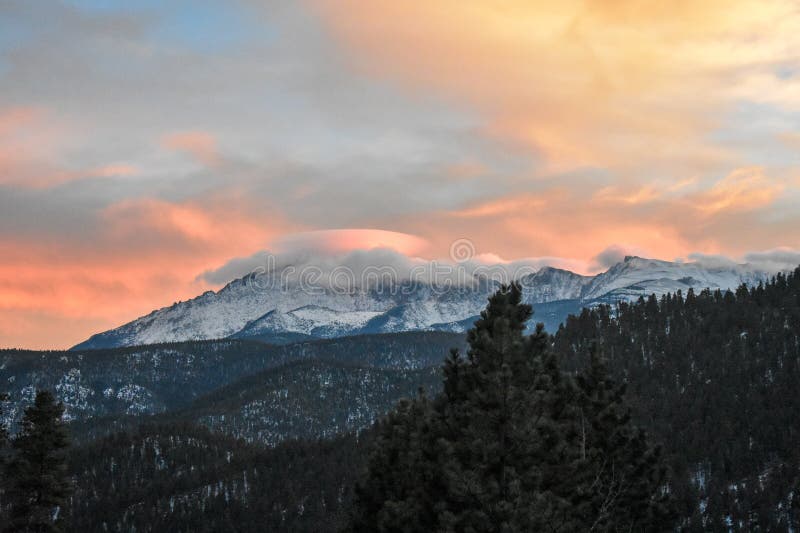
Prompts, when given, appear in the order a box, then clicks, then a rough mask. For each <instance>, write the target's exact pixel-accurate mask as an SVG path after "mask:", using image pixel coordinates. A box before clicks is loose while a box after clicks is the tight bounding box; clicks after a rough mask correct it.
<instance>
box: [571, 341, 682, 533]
mask: <svg viewBox="0 0 800 533" xmlns="http://www.w3.org/2000/svg"><path fill="white" fill-rule="evenodd" d="M577 382H578V386H579V389H580V392H581V402H580V457H581V460H580V470H579V473H580V476H579V478H578V479H576V481H577V483H576V488H577V489H578V491H580V495H581V505H580V506H579V512H580V514H581V515H582V520H583V523H584V524H585V526H586V530H587V531H604V532H605V531H608V532H611V531H661V530H669V527H670V525H671V523H673V522H674V520H673V519H674V517H673V515H672V510H673V506H672V502H671V499H670V495H669V493H668V492H666V490H665V486H666V479H667V471H666V468H665V467H664V465H663V462H662V459H661V449H660V447H652V446H650V445H649V444H648V443H647V439H646V436H645V434H644V432H643V431H642V430H641V429H638V428H636V427H634V426H633V424H632V423H631V416H630V409H629V408H628V407H627V406H626V405H625V404H624V394H625V386H624V385H617V384H616V383H615V382H614V381H613V380H612V379H611V378H610V376H609V374H608V369H607V366H606V361H605V359H604V358H603V356H602V354H601V353H600V350H599V348H598V345H597V344H595V345H593V347H592V350H591V354H590V361H589V365H588V368H587V369H586V370H585V371H584V372H583V373H582V374H579V375H578V376H577Z"/></svg>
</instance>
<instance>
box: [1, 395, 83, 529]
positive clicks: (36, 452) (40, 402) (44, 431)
mask: <svg viewBox="0 0 800 533" xmlns="http://www.w3.org/2000/svg"><path fill="white" fill-rule="evenodd" d="M63 413H64V406H63V405H62V404H61V403H56V401H55V398H54V397H53V395H52V394H51V393H49V392H47V391H39V392H37V393H36V399H35V401H34V403H33V405H32V406H30V407H28V409H26V410H25V414H24V416H23V418H22V421H21V424H20V431H19V433H18V434H17V435H16V436H15V437H14V439H13V449H14V452H15V453H14V456H13V458H12V459H11V462H10V464H9V466H8V485H9V486H8V499H9V504H10V507H11V510H10V513H9V525H8V526H7V528H6V531H26V532H27V531H35V532H45V531H58V530H59V526H60V523H61V521H62V520H61V519H62V518H63V516H62V514H63V513H62V512H61V510H62V507H63V505H64V500H65V498H66V496H67V494H68V492H69V488H70V483H69V480H68V478H67V474H66V459H65V450H66V448H67V447H68V446H69V440H68V437H67V433H66V429H65V428H64V426H63V424H62V422H61V416H62V414H63Z"/></svg>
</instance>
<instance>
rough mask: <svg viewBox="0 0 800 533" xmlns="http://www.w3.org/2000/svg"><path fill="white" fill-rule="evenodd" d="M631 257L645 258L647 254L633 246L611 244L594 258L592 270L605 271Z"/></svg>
mask: <svg viewBox="0 0 800 533" xmlns="http://www.w3.org/2000/svg"><path fill="white" fill-rule="evenodd" d="M631 255H635V256H640V257H647V252H645V251H644V250H642V249H641V248H638V247H635V246H624V245H621V244H612V245H611V246H609V247H607V248H605V249H604V250H603V251H602V252H600V253H599V254H597V255H596V256H595V257H594V259H593V262H592V270H597V271H601V270H607V269H609V268H611V267H612V266H614V265H616V264H617V263H620V262H622V261H624V260H625V257H627V256H631Z"/></svg>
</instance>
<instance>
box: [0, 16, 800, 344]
mask: <svg viewBox="0 0 800 533" xmlns="http://www.w3.org/2000/svg"><path fill="white" fill-rule="evenodd" d="M12 29H13V30H14V31H11V30H12ZM0 34H2V38H0V83H1V84H2V85H0V86H2V90H0V347H10V346H20V347H26V348H64V347H68V346H71V345H72V344H74V343H76V342H78V341H81V340H83V339H85V338H87V337H88V336H89V335H91V334H92V333H95V332H98V331H102V330H105V329H108V328H111V327H114V326H117V325H119V324H121V323H123V322H126V321H128V320H132V319H134V318H136V317H138V316H140V315H143V314H146V313H148V312H149V311H151V310H153V309H156V308H159V307H163V306H166V305H170V304H172V303H173V302H174V301H176V300H184V299H187V298H191V297H193V296H196V295H197V294H200V293H202V292H203V291H205V290H209V289H212V290H213V289H219V288H220V286H221V285H222V284H221V283H212V282H210V281H209V279H208V278H207V277H203V273H204V272H208V271H211V270H214V269H218V268H220V267H222V266H223V265H225V264H227V263H228V262H229V261H231V260H232V259H235V258H241V257H251V256H253V254H256V253H258V252H260V251H264V250H269V251H273V252H275V253H284V252H286V251H287V250H289V251H292V250H297V249H307V250H310V251H313V252H315V253H319V254H336V253H342V252H350V251H353V250H361V249H374V248H388V249H393V250H395V251H397V252H400V253H401V254H404V255H407V256H411V257H415V258H424V259H437V258H444V257H447V256H448V253H449V250H450V246H451V243H452V242H453V241H455V240H456V239H462V238H467V239H470V241H471V242H473V243H474V245H475V249H476V252H477V253H478V254H481V255H480V257H481V258H483V259H482V260H484V261H487V262H491V261H498V262H499V261H508V260H515V259H525V258H540V257H547V258H552V259H549V260H548V261H549V262H550V263H552V264H554V265H556V266H569V267H571V268H574V269H576V270H578V271H580V272H582V273H594V272H597V271H598V270H601V269H603V268H605V265H603V263H602V261H598V256H599V255H600V254H601V253H603V252H604V250H608V249H613V250H618V251H619V253H621V254H624V253H626V252H630V253H635V254H639V255H647V256H648V257H653V258H661V259H667V260H674V259H676V258H681V259H684V260H690V259H691V257H693V254H718V255H724V256H726V257H729V258H731V259H733V260H735V261H744V260H745V256H746V255H747V254H749V253H753V252H763V251H771V250H779V251H780V253H784V254H794V253H797V250H800V155H799V154H800V151H799V150H800V6H799V5H798V3H797V2H795V1H793V0H767V1H756V0H752V1H751V0H735V1H733V2H730V1H725V2H723V1H717V0H709V1H706V0H704V1H702V2H696V1H676V2H669V3H663V2H643V1H639V0H619V1H613V2H607V1H599V0H598V1H564V2H545V1H536V0H534V1H530V0H525V1H522V0H521V1H485V2H466V3H465V2H457V1H455V0H452V1H450V0H447V1H441V2H424V1H416V0H412V1H404V2H397V1H390V0H373V1H369V2H361V1H357V0H308V1H302V2H289V3H274V2H257V1H244V0H243V1H241V2H239V1H234V2H225V3H220V2H204V1H201V2H198V3H197V6H196V8H195V5H194V4H193V3H187V4H184V3H181V2H177V3H174V4H173V3H170V4H169V5H161V3H158V2H143V3H141V4H138V3H137V4H136V6H135V7H134V6H125V7H122V6H121V5H120V6H119V7H115V6H114V5H111V4H110V3H107V2H103V1H100V0H74V1H66V2H59V3H50V2H26V1H23V0H12V1H10V2H4V3H3V5H2V6H0ZM798 257H800V256H798Z"/></svg>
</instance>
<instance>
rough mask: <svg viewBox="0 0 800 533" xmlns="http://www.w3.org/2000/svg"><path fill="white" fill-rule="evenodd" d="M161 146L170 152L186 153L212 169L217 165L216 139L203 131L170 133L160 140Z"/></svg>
mask: <svg viewBox="0 0 800 533" xmlns="http://www.w3.org/2000/svg"><path fill="white" fill-rule="evenodd" d="M162 144H163V145H164V146H165V147H166V148H169V149H171V150H179V151H182V152H186V153H188V154H190V155H191V156H192V157H194V158H195V159H196V160H197V161H198V162H200V163H202V164H203V165H205V166H208V167H213V166H216V165H217V164H218V163H219V159H220V157H219V152H218V151H217V140H216V138H215V137H214V136H213V135H212V134H210V133H208V132H205V131H184V132H178V133H171V134H169V135H165V136H164V137H163V138H162Z"/></svg>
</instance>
